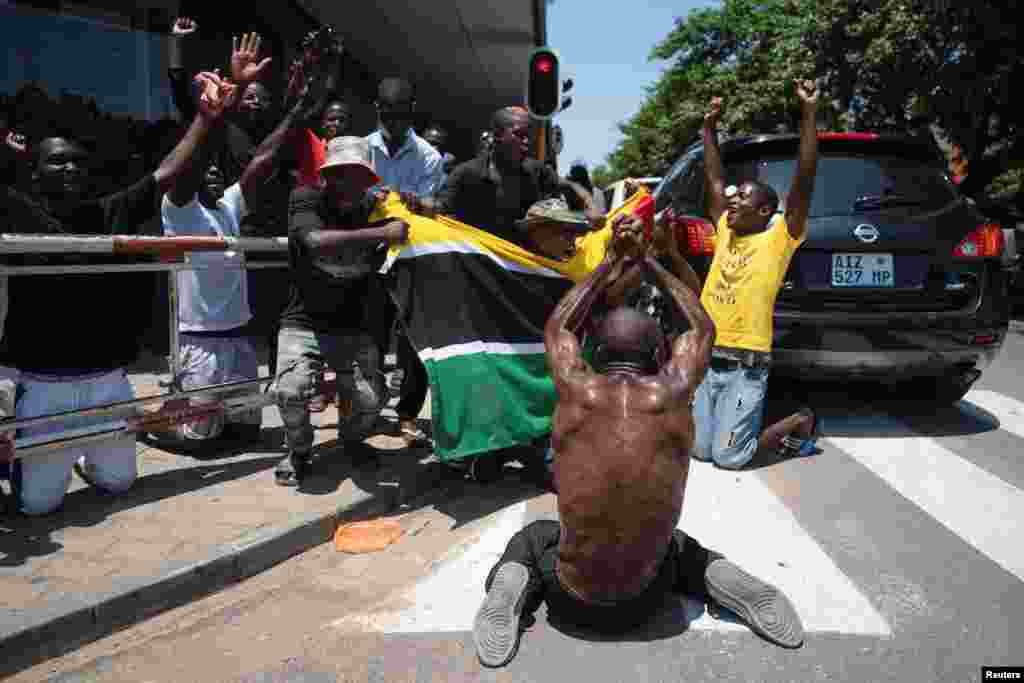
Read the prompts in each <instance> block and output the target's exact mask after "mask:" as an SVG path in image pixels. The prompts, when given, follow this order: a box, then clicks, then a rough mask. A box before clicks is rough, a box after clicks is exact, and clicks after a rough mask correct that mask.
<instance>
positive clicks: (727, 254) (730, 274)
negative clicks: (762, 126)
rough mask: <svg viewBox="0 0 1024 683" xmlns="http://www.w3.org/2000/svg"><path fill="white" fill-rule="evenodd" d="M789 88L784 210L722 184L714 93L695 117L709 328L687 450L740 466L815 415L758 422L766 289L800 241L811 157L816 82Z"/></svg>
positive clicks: (794, 441)
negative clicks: (796, 144)
mask: <svg viewBox="0 0 1024 683" xmlns="http://www.w3.org/2000/svg"><path fill="white" fill-rule="evenodd" d="M796 92H797V97H798V98H799V99H800V105H801V110H802V117H801V123H800V151H799V159H798V163H797V170H796V177H795V178H794V180H793V185H792V188H791V189H790V191H789V195H788V197H787V198H786V209H785V213H784V214H783V213H779V212H778V208H779V197H778V194H777V193H776V191H775V190H774V189H773V188H772V187H771V186H770V185H768V184H767V183H765V182H763V181H760V180H757V179H756V178H752V179H749V180H745V181H744V182H742V183H741V184H740V185H739V187H738V188H737V187H735V186H730V187H728V188H726V187H725V180H724V173H723V168H722V157H721V152H720V151H719V149H718V135H717V131H716V129H717V127H718V119H719V118H720V117H721V114H722V99H721V98H719V97H716V98H714V99H712V100H711V109H710V111H709V112H708V114H707V116H705V117H704V169H705V174H706V180H707V185H708V188H709V190H710V195H711V218H712V220H713V221H714V223H715V226H716V235H715V255H714V258H713V259H712V262H711V269H710V271H709V272H708V277H707V280H706V281H705V283H704V291H703V293H702V294H701V303H702V304H703V305H704V308H705V309H706V310H707V312H708V314H709V315H710V316H711V319H712V320H713V321H714V323H715V329H716V330H717V336H716V338H715V345H714V348H713V350H712V359H711V367H710V368H709V369H708V373H707V375H706V376H705V378H704V381H703V382H702V383H701V385H700V387H699V388H698V389H697V393H696V396H695V399H694V409H693V417H694V421H695V423H696V427H697V433H696V438H695V442H694V457H695V458H697V459H698V460H704V461H714V463H715V464H716V465H718V466H719V467H725V468H728V469H739V468H741V467H743V466H744V465H746V464H747V463H749V462H750V460H751V459H752V458H753V457H754V455H755V454H756V453H757V451H758V449H760V448H765V449H770V450H783V451H785V452H793V453H796V452H801V451H804V450H806V449H807V448H808V446H810V445H812V444H813V441H812V438H813V434H814V427H815V417H814V413H813V412H812V411H811V410H810V409H809V408H802V409H801V410H800V411H798V412H797V413H795V414H793V415H790V416H789V417H786V418H784V419H782V420H780V421H779V422H777V423H775V424H772V425H770V426H769V427H767V428H766V429H764V430H763V431H762V429H761V427H762V421H763V416H764V401H765V394H766V393H767V387H768V374H769V369H770V367H771V348H772V314H773V312H774V309H775V298H776V296H777V295H778V293H779V289H780V287H781V286H782V281H783V278H784V277H785V274H786V270H787V269H788V268H789V263H790V261H791V260H792V258H793V254H794V253H795V252H796V250H797V249H798V248H799V247H800V245H801V244H802V243H803V241H804V237H805V234H806V230H807V213H808V210H809V207H810V202H811V194H812V192H813V191H814V177H815V174H816V171H817V164H818V138H817V130H816V125H815V114H816V111H817V103H818V91H817V87H816V86H815V84H814V82H813V81H798V82H797V83H796Z"/></svg>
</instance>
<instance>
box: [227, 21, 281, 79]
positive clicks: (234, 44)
mask: <svg viewBox="0 0 1024 683" xmlns="http://www.w3.org/2000/svg"><path fill="white" fill-rule="evenodd" d="M262 42H263V38H262V37H260V35H259V34H258V33H246V34H243V35H242V37H241V38H239V37H238V36H235V37H234V38H232V40H231V78H232V80H234V81H235V82H236V83H252V82H253V81H255V80H256V79H257V78H259V77H260V74H261V73H263V70H264V69H266V68H267V65H268V64H270V61H271V59H270V57H267V58H265V59H263V60H262V61H261V60H260V44H261V43H262Z"/></svg>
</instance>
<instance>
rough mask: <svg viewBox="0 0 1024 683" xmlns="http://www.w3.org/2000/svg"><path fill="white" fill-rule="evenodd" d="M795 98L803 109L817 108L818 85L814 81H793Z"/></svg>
mask: <svg viewBox="0 0 1024 683" xmlns="http://www.w3.org/2000/svg"><path fill="white" fill-rule="evenodd" d="M793 83H794V85H795V86H796V97H797V99H798V100H800V104H802V105H803V106H804V108H805V109H807V108H810V109H813V108H815V107H817V106H818V94H819V93H818V84H817V83H815V82H814V81H801V80H799V79H798V80H795V81H794V82H793Z"/></svg>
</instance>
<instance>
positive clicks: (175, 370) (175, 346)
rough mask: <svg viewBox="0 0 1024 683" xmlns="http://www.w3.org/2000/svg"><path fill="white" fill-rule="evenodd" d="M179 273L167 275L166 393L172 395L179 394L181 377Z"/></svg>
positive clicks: (177, 271) (187, 259)
mask: <svg viewBox="0 0 1024 683" xmlns="http://www.w3.org/2000/svg"><path fill="white" fill-rule="evenodd" d="M185 261H186V262H187V263H191V259H190V258H189V254H186V255H185ZM179 272H180V271H179V270H177V269H173V270H171V271H170V272H168V273H167V299H168V306H167V308H168V310H169V311H170V312H169V315H170V323H171V326H170V335H171V338H170V352H169V353H170V355H169V356H168V357H167V367H168V368H169V369H170V372H171V379H170V382H169V383H168V387H167V389H168V391H169V392H170V393H172V394H177V393H180V392H181V387H180V386H179V385H178V379H179V378H180V376H181V367H180V366H181V350H180V349H179V346H180V344H181V342H180V340H179V338H178V273H179Z"/></svg>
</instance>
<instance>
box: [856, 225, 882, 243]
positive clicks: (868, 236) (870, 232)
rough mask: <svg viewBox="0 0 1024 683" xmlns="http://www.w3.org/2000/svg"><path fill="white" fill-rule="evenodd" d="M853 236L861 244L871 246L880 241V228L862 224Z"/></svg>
mask: <svg viewBox="0 0 1024 683" xmlns="http://www.w3.org/2000/svg"><path fill="white" fill-rule="evenodd" d="M853 236H854V237H856V238H857V239H859V240H860V241H861V242H866V243H868V244H871V243H872V242H874V241H875V240H877V239H878V228H876V227H875V226H873V225H868V224H867V223H861V224H860V225H858V226H857V227H856V228H854V230H853Z"/></svg>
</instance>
